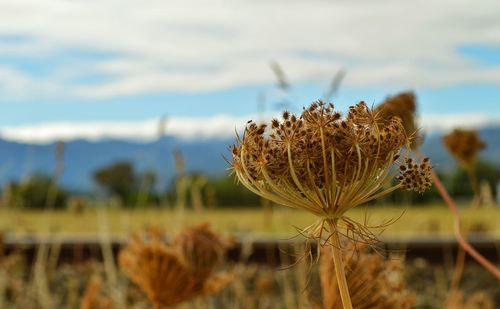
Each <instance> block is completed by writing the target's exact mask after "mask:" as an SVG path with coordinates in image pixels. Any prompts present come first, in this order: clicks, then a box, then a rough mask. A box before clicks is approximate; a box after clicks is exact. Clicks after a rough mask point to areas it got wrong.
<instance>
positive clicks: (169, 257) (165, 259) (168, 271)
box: [119, 234, 232, 308]
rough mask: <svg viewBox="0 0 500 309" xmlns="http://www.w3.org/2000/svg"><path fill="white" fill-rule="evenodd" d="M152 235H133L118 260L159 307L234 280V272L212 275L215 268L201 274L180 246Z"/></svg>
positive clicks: (174, 303) (214, 290) (215, 289)
mask: <svg viewBox="0 0 500 309" xmlns="http://www.w3.org/2000/svg"><path fill="white" fill-rule="evenodd" d="M152 236H153V237H152V239H151V241H150V242H143V241H142V240H141V239H140V237H139V236H137V235H134V236H133V237H132V239H131V241H130V243H129V245H128V247H127V248H126V249H124V250H122V251H121V252H120V255H119V262H120V266H121V267H122V269H123V270H124V271H125V273H126V274H127V276H128V277H129V278H130V279H131V280H132V281H133V282H134V283H135V284H137V285H138V286H139V287H140V288H141V289H142V290H143V291H144V292H145V293H146V294H147V295H148V297H149V299H150V300H151V301H152V302H153V303H154V304H155V306H156V307H157V308H162V307H169V306H174V305H177V304H179V303H182V302H184V301H187V300H190V299H192V298H194V297H197V296H206V295H211V294H215V293H218V292H219V291H220V290H221V289H222V288H223V287H225V286H226V285H227V284H228V283H230V282H231V281H232V276H231V275H228V274H224V273H219V274H212V271H210V272H207V273H204V275H203V276H200V275H199V271H198V269H196V265H192V264H190V262H191V261H192V260H191V259H190V258H189V257H185V256H184V255H183V253H182V252H181V251H179V250H178V248H177V247H175V246H168V245H166V244H164V243H163V242H162V241H161V240H160V239H159V238H158V237H155V235H154V234H153V235H152ZM208 262H211V261H208ZM199 263H201V260H200V262H199Z"/></svg>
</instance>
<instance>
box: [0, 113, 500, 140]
mask: <svg viewBox="0 0 500 309" xmlns="http://www.w3.org/2000/svg"><path fill="white" fill-rule="evenodd" d="M272 116H276V115H267V116H265V117H262V118H261V119H264V120H269V119H271V117H272ZM250 119H253V120H256V119H259V117H257V116H256V115H248V116H242V117H235V116H228V115H218V116H211V117H171V118H168V119H166V122H162V121H160V120H159V119H151V120H145V121H131V122H123V121H122V122H111V121H101V122H79V123H78V122H77V123H65V122H55V123H41V124H36V125H22V126H4V127H0V138H2V139H6V140H12V141H17V142H24V143H34V144H46V143H51V142H54V141H61V140H62V141H68V140H74V139H86V140H91V141H96V140H101V139H106V138H113V139H125V140H136V141H152V140H155V139H157V138H158V136H159V132H164V134H166V135H170V136H175V137H178V138H181V139H185V140H206V139H223V138H233V137H234V136H235V132H236V131H239V132H241V131H242V130H243V128H244V126H245V124H246V122H247V121H248V120H250ZM419 123H420V125H421V127H422V130H423V131H424V132H427V133H429V132H430V133H432V132H436V131H449V130H451V129H453V128H456V127H462V128H481V127H485V126H500V118H498V117H496V118H494V117H491V116H489V115H487V114H450V115H438V114H426V115H423V117H421V120H420V122H419ZM162 124H164V125H165V127H164V131H163V130H162V129H160V128H161V127H162Z"/></svg>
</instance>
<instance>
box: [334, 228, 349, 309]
mask: <svg viewBox="0 0 500 309" xmlns="http://www.w3.org/2000/svg"><path fill="white" fill-rule="evenodd" d="M330 226H331V228H332V231H331V233H332V236H331V240H332V253H333V254H332V255H333V265H334V266H335V277H337V284H338V286H339V291H340V298H341V299H342V305H343V307H344V309H352V303H351V296H350V295H349V288H348V287H347V280H346V277H345V272H344V262H343V261H342V252H341V250H340V239H339V233H338V231H337V221H331V222H330Z"/></svg>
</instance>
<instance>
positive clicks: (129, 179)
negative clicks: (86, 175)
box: [93, 161, 157, 206]
mask: <svg viewBox="0 0 500 309" xmlns="http://www.w3.org/2000/svg"><path fill="white" fill-rule="evenodd" d="M93 176H94V181H95V182H96V183H97V184H98V185H99V186H101V187H102V188H103V189H105V190H106V191H107V192H108V193H109V194H111V195H114V196H116V197H117V198H118V199H119V200H120V202H121V204H122V205H123V206H131V205H137V204H141V205H144V204H148V203H150V202H156V201H157V196H156V195H154V194H153V192H152V188H153V186H154V184H155V182H156V174H155V173H154V172H153V171H151V170H148V171H146V172H144V173H143V174H138V173H136V171H135V170H134V166H133V165H132V163H131V162H128V161H119V162H115V163H113V164H111V165H109V166H105V167H103V168H101V169H99V170H97V171H95V172H94V175H93Z"/></svg>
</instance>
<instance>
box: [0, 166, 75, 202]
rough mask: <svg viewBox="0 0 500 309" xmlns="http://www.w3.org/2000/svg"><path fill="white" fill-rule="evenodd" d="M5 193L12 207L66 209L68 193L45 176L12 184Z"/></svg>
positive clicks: (41, 175) (32, 177) (36, 175)
mask: <svg viewBox="0 0 500 309" xmlns="http://www.w3.org/2000/svg"><path fill="white" fill-rule="evenodd" d="M5 191H6V193H7V196H8V200H9V204H10V206H12V207H22V208H34V209H42V208H45V207H50V206H51V207H54V208H64V207H65V205H66V198H67V194H66V192H65V191H64V190H63V189H62V188H60V187H59V186H57V185H56V184H55V183H54V182H53V179H52V177H50V176H47V175H43V174H35V175H33V176H31V177H30V179H29V180H28V181H26V182H22V183H18V182H12V183H10V184H9V185H7V187H6V190H5ZM50 204H52V205H50Z"/></svg>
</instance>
